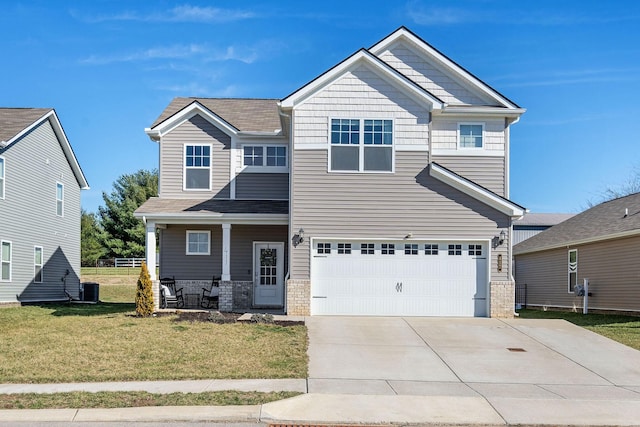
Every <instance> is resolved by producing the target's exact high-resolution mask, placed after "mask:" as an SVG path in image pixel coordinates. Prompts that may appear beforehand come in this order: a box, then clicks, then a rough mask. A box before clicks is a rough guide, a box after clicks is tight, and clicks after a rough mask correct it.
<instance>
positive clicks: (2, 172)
mask: <svg viewBox="0 0 640 427" xmlns="http://www.w3.org/2000/svg"><path fill="white" fill-rule="evenodd" d="M88 188H89V186H88V184H87V180H86V179H85V177H84V174H83V173H82V169H81V168H80V165H79V164H78V161H77V159H76V157H75V155H74V153H73V150H72V149H71V145H70V144H69V141H68V140H67V137H66V135H65V133H64V131H63V129H62V126H61V124H60V120H59V119H58V116H57V115H56V112H55V111H54V110H53V109H50V108H45V109H43V108H0V218H2V220H0V249H1V251H0V255H1V256H0V267H1V268H0V304H1V303H17V302H30V301H58V300H65V299H68V295H67V294H66V293H65V291H67V292H68V293H69V295H71V296H73V297H77V296H78V294H79V285H80V278H79V277H80V190H83V189H88Z"/></svg>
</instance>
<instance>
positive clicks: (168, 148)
mask: <svg viewBox="0 0 640 427" xmlns="http://www.w3.org/2000/svg"><path fill="white" fill-rule="evenodd" d="M187 144H211V191H198V190H184V189H183V188H184V176H183V175H184V146H185V145H187ZM230 148H231V137H230V136H228V135H227V134H225V133H224V132H222V131H221V130H220V129H218V128H217V127H215V126H214V125H212V124H211V123H209V122H208V121H207V120H205V119H204V118H202V117H201V116H198V115H196V116H194V117H192V118H191V119H189V120H187V121H186V122H184V123H182V124H181V125H180V126H178V127H177V128H175V129H173V130H172V131H171V132H169V133H168V134H167V135H165V136H163V137H162V140H161V141H160V188H159V195H160V197H166V198H185V199H197V198H202V199H204V198H222V199H228V198H229V197H230V191H229V176H230V167H231V166H230V158H231V156H230Z"/></svg>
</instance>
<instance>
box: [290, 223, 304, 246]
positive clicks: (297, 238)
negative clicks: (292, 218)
mask: <svg viewBox="0 0 640 427" xmlns="http://www.w3.org/2000/svg"><path fill="white" fill-rule="evenodd" d="M291 242H292V243H293V247H294V248H295V247H296V246H298V245H299V244H300V243H302V242H304V228H301V229H300V230H298V233H297V234H294V235H293V237H292V238H291Z"/></svg>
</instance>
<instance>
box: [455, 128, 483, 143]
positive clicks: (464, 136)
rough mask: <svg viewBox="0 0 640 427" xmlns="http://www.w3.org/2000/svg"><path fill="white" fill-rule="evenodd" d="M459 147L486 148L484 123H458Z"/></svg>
mask: <svg viewBox="0 0 640 427" xmlns="http://www.w3.org/2000/svg"><path fill="white" fill-rule="evenodd" d="M458 147H460V148H484V124H482V123H460V124H459V125H458Z"/></svg>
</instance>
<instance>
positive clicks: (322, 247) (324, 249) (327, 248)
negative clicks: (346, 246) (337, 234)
mask: <svg viewBox="0 0 640 427" xmlns="http://www.w3.org/2000/svg"><path fill="white" fill-rule="evenodd" d="M318 253H319V254H330V253H331V243H318Z"/></svg>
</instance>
